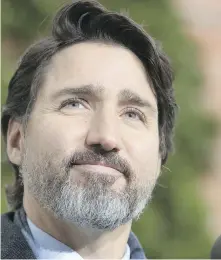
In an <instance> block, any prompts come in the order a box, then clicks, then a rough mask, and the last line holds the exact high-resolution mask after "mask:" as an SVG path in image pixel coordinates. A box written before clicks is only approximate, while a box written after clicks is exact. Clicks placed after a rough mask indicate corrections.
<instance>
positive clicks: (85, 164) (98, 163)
mask: <svg viewBox="0 0 221 260" xmlns="http://www.w3.org/2000/svg"><path fill="white" fill-rule="evenodd" d="M73 166H92V167H93V166H101V168H103V167H106V168H111V169H114V170H116V171H118V172H120V173H122V169H120V167H117V166H116V165H113V164H108V163H105V162H102V161H99V162H96V161H93V162H92V161H87V162H85V161H84V162H77V163H74V164H73Z"/></svg>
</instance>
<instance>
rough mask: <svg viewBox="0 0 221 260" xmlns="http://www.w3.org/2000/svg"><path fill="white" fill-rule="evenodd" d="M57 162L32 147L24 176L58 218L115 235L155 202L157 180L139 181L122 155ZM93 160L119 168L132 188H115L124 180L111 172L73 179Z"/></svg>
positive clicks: (85, 154) (92, 155)
mask: <svg viewBox="0 0 221 260" xmlns="http://www.w3.org/2000/svg"><path fill="white" fill-rule="evenodd" d="M55 158H56V156H55V155H52V154H51V155H48V154H43V153H41V154H39V155H36V154H34V153H33V151H32V150H31V149H27V147H26V150H25V152H24V154H23V157H22V163H21V167H20V173H21V175H22V177H23V180H24V183H25V185H26V186H27V189H28V191H29V192H30V193H31V194H32V196H33V197H34V198H35V199H36V201H37V202H38V203H39V205H40V206H41V207H42V208H44V209H46V210H48V211H49V212H51V213H52V214H53V215H54V217H55V218H57V219H60V220H63V221H66V222H69V223H73V224H75V225H77V226H78V227H83V228H93V229H96V230H106V231H111V230H114V229H116V228H117V227H119V226H121V225H123V224H126V223H127V222H128V221H130V220H138V219H139V217H140V215H141V214H142V213H143V211H144V209H145V207H146V206H147V204H148V203H149V202H150V200H151V194H152V191H153V189H154V187H155V184H156V181H157V180H156V179H152V180H149V182H148V183H144V182H142V181H139V182H138V181H137V178H136V174H135V172H134V171H133V170H132V168H131V167H130V166H129V164H128V163H127V162H126V161H125V160H123V159H122V158H120V157H119V156H117V155H116V154H113V153H106V154H101V153H98V152H95V151H89V150H87V151H83V152H79V151H78V152H75V153H74V154H73V155H72V156H71V157H69V158H65V159H63V160H60V161H59V160H58V159H57V158H56V159H55ZM89 159H90V160H92V161H94V162H95V161H101V160H102V161H104V162H106V163H111V164H112V165H113V164H114V165H117V166H118V168H120V169H122V171H121V172H122V174H123V175H124V177H125V178H126V180H127V182H126V186H125V187H124V188H123V189H122V190H121V191H116V190H114V189H111V186H112V185H113V184H114V183H115V181H116V180H117V178H119V177H118V176H113V175H108V174H107V173H104V174H101V173H96V172H88V171H87V172H83V173H81V174H80V176H81V178H80V179H78V180H73V173H72V170H73V169H74V165H76V164H78V162H81V163H82V162H84V161H88V160H89ZM147 174H148V173H147Z"/></svg>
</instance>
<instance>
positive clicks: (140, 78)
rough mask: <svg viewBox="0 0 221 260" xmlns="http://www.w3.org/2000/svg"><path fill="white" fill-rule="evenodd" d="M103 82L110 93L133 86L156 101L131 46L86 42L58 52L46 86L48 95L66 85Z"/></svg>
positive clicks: (47, 76) (139, 92)
mask: <svg viewBox="0 0 221 260" xmlns="http://www.w3.org/2000/svg"><path fill="white" fill-rule="evenodd" d="M91 84H93V85H95V86H102V87H103V88H104V89H105V90H106V94H108V96H109V97H110V96H111V95H113V96H114V95H117V94H118V93H119V92H121V91H122V90H123V89H130V90H132V91H133V92H136V93H137V94H139V95H144V96H146V97H148V99H149V101H150V102H152V103H153V104H154V103H155V102H156V100H155V97H154V94H153V92H152V90H151V87H150V84H149V82H148V79H147V75H146V71H145V69H144V66H143V64H142V62H141V61H140V60H139V58H138V57H137V56H136V55H135V54H134V53H133V52H131V51H130V50H128V49H126V48H124V47H122V46H119V45H111V44H104V43H99V42H84V43H78V44H75V45H72V46H69V47H67V48H65V49H63V50H62V51H60V52H59V53H57V54H56V55H55V56H54V57H53V58H52V61H51V63H50V65H49V68H48V71H47V74H46V77H45V82H44V86H43V90H42V91H43V92H44V96H52V95H53V94H54V93H55V92H57V91H59V90H61V89H64V88H66V87H68V88H70V87H73V88H75V87H80V86H83V85H91Z"/></svg>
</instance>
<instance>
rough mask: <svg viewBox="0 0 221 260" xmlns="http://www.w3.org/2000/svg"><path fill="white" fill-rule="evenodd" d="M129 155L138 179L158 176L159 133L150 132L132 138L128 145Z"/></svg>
mask: <svg viewBox="0 0 221 260" xmlns="http://www.w3.org/2000/svg"><path fill="white" fill-rule="evenodd" d="M127 153H128V155H129V158H130V160H131V165H132V166H133V167H134V168H135V169H136V172H137V174H138V175H139V176H138V177H140V178H141V179H144V178H147V179H149V178H152V177H154V176H155V175H156V174H158V168H159V136H158V134H157V133H150V132H149V133H145V134H143V135H140V136H139V138H136V139H135V138H131V139H130V142H128V145H127ZM145 176H146V177H145Z"/></svg>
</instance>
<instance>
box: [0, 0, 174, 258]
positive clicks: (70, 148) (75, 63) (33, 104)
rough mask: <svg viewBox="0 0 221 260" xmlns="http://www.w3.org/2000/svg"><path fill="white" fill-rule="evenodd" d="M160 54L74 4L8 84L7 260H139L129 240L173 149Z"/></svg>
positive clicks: (132, 27) (119, 24)
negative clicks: (10, 179)
mask: <svg viewBox="0 0 221 260" xmlns="http://www.w3.org/2000/svg"><path fill="white" fill-rule="evenodd" d="M172 79H173V75H172V71H171V67H170V64H169V62H168V59H167V57H166V56H165V54H164V53H163V52H162V51H161V50H160V48H159V47H158V46H157V44H156V43H155V42H154V40H153V39H152V38H151V37H150V36H149V35H148V34H147V33H145V32H144V31H143V30H142V28H141V27H140V26H139V25H137V24H136V23H135V22H133V21H132V20H130V19H129V18H127V17H125V16H123V15H121V14H117V13H113V12H110V11H108V10H106V9H105V8H104V7H103V6H101V5H100V4H99V3H97V2H93V1H77V2H76V1H75V2H72V3H70V4H68V5H66V6H64V7H63V8H62V9H61V10H60V11H59V12H58V13H57V15H56V17H55V19H54V22H53V28H52V35H51V36H50V37H48V38H46V39H43V40H42V41H40V42H38V43H36V44H34V45H33V46H31V47H30V48H29V49H28V50H27V52H26V53H25V54H24V56H23V58H22V59H21V61H20V64H19V66H18V68H17V71H16V72H15V74H14V76H13V78H12V79H11V81H10V84H9V91H8V98H7V101H6V105H5V107H4V109H3V114H2V132H3V135H4V138H5V141H6V144H7V155H8V158H9V161H10V163H11V164H12V166H13V168H14V171H15V177H16V181H15V183H14V185H13V186H12V187H10V188H8V189H7V198H8V203H9V205H10V207H11V212H8V213H6V214H4V215H3V216H2V258H11V259H12V258H29V259H30V258H35V259H45V258H47V259H58V258H59V259H92V258H93V259H95V258H96V259H101V258H103V259H110V258H112V259H144V258H146V257H145V254H144V251H143V249H142V248H141V245H140V243H139V241H138V239H137V238H136V236H135V234H134V233H133V232H132V231H131V225H132V221H133V220H137V219H139V216H140V215H141V214H142V212H143V210H144V209H145V207H146V206H147V205H148V204H149V202H150V200H151V194H152V191H153V189H154V187H155V184H156V182H157V179H158V177H159V174H160V170H161V167H162V165H163V164H165V162H166V160H167V156H168V153H169V152H170V150H171V147H172V133H173V127H174V117H175V116H174V115H175V110H176V104H175V100H174V96H173V89H172Z"/></svg>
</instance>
